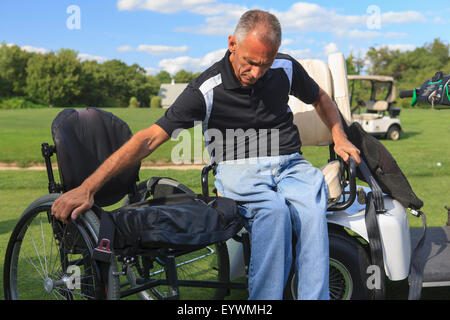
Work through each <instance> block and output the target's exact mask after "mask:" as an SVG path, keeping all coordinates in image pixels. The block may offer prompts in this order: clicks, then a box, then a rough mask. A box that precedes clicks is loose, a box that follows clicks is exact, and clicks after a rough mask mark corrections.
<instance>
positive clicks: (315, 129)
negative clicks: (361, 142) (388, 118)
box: [289, 53, 351, 205]
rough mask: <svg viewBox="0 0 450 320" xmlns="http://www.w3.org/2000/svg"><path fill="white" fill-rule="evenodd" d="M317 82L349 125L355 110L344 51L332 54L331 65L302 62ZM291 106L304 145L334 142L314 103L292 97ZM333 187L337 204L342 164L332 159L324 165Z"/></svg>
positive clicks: (331, 191) (331, 198)
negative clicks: (349, 88) (352, 106)
mask: <svg viewBox="0 0 450 320" xmlns="http://www.w3.org/2000/svg"><path fill="white" fill-rule="evenodd" d="M299 62H300V63H301V64H302V66H303V67H304V68H305V70H306V71H307V72H308V74H309V75H310V76H311V77H312V78H313V79H314V80H315V81H316V82H317V84H318V85H319V86H320V87H321V88H322V89H323V90H324V91H325V92H327V93H328V94H329V95H330V97H331V98H332V99H333V100H334V102H335V103H336V105H337V106H338V108H339V110H340V112H341V114H342V116H343V118H344V119H345V121H346V122H347V124H348V125H350V123H351V110H350V101H349V92H348V80H347V69H346V64H345V58H344V55H343V54H342V53H334V54H331V55H330V56H329V57H328V66H327V64H326V63H325V62H324V61H321V60H312V59H308V60H300V61H299ZM289 107H290V108H291V110H292V112H293V114H294V123H295V124H296V126H297V128H298V129H299V133H300V138H301V140H302V145H303V146H329V145H330V144H332V143H333V139H332V137H331V133H330V130H329V129H328V127H327V126H326V125H325V124H324V123H323V122H322V120H321V119H320V118H319V116H318V114H317V112H316V111H315V109H314V107H313V106H312V105H306V104H305V103H303V102H301V101H300V100H298V99H297V98H295V97H292V96H291V97H290V98H289ZM321 170H322V173H323V174H324V177H325V180H326V182H327V184H328V190H329V197H328V198H329V199H328V200H329V205H332V204H333V203H335V202H336V201H337V200H338V199H339V198H340V196H341V194H342V191H343V190H342V188H341V184H340V178H341V177H340V172H341V170H340V163H339V161H332V162H330V163H328V164H327V165H325V166H323V167H322V168H321Z"/></svg>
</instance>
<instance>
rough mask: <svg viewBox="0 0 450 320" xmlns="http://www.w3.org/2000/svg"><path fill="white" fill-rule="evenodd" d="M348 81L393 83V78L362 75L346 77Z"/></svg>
mask: <svg viewBox="0 0 450 320" xmlns="http://www.w3.org/2000/svg"><path fill="white" fill-rule="evenodd" d="M347 77H348V80H369V81H380V82H394V78H393V77H390V76H374V75H371V76H363V75H348V76H347Z"/></svg>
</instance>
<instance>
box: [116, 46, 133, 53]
mask: <svg viewBox="0 0 450 320" xmlns="http://www.w3.org/2000/svg"><path fill="white" fill-rule="evenodd" d="M117 51H119V52H128V51H133V47H131V46H120V47H118V48H117Z"/></svg>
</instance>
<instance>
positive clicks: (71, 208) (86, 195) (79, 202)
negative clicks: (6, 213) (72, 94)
mask: <svg viewBox="0 0 450 320" xmlns="http://www.w3.org/2000/svg"><path fill="white" fill-rule="evenodd" d="M169 138H170V136H169V135H168V134H167V133H166V131H164V130H163V129H162V128H161V127H160V126H158V125H156V124H154V125H152V126H150V127H149V128H147V129H144V130H141V131H139V132H137V133H136V134H135V135H134V136H133V137H132V138H131V139H130V140H128V141H127V142H126V143H125V144H124V145H123V146H122V147H121V148H119V149H118V150H117V151H116V152H115V153H113V154H112V155H111V156H110V157H109V158H108V159H106V160H105V162H104V163H103V164H102V165H101V166H100V167H98V169H97V170H96V171H95V172H94V173H93V174H92V175H91V176H89V177H88V178H87V179H86V180H85V181H84V182H83V183H82V184H81V185H80V186H79V187H77V188H75V189H72V190H70V191H68V192H66V193H64V194H63V195H62V196H61V197H59V198H58V199H57V200H56V201H55V203H54V204H53V206H52V210H51V212H52V214H53V215H54V216H55V217H56V218H57V219H58V220H61V221H63V222H67V220H68V218H69V216H71V218H72V219H76V217H77V216H78V215H79V214H81V213H82V212H83V211H85V210H87V209H89V208H91V207H92V205H93V203H94V195H95V193H96V192H97V191H98V190H100V188H101V187H102V186H103V185H104V184H105V183H106V182H107V181H108V180H110V179H111V178H113V177H114V176H116V175H118V174H119V173H121V172H122V171H123V170H125V169H127V168H129V167H131V166H133V165H135V164H137V163H138V162H139V161H141V160H142V159H144V158H145V157H147V156H149V155H150V154H151V153H152V152H153V151H154V150H155V149H156V148H157V147H158V146H160V145H161V144H162V143H164V142H165V141H167V140H169Z"/></svg>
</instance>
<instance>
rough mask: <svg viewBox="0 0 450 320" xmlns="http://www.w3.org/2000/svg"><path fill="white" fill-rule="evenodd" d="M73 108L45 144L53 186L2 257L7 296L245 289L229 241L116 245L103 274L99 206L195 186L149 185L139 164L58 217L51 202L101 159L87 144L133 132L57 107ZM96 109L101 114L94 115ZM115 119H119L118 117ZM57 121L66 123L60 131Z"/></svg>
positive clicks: (196, 294) (200, 293)
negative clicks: (234, 277) (79, 209)
mask: <svg viewBox="0 0 450 320" xmlns="http://www.w3.org/2000/svg"><path fill="white" fill-rule="evenodd" d="M70 112H72V115H69V116H73V118H75V119H74V120H71V121H68V124H67V123H64V124H61V123H58V121H59V120H58V117H57V118H55V121H54V122H53V125H52V130H53V133H54V140H55V146H51V145H49V144H47V143H43V144H42V155H43V157H44V159H45V162H46V166H47V175H48V180H49V185H48V189H49V194H47V195H44V196H43V197H41V198H39V199H37V200H35V201H34V202H32V203H31V204H30V205H29V206H28V207H27V208H26V209H25V211H24V212H23V214H22V216H21V217H20V218H19V221H18V223H17V225H16V226H15V228H14V230H13V232H12V235H11V238H10V240H9V243H8V247H7V250H6V256H5V265H4V294H5V299H7V300H9V299H13V300H16V299H40V300H41V299H64V300H66V299H67V300H79V299H121V298H126V297H129V296H132V295H134V294H137V296H138V298H140V299H144V300H152V299H179V298H183V297H184V298H186V297H187V298H189V299H223V298H224V297H225V296H226V295H228V294H229V290H230V289H245V288H246V287H247V284H246V283H244V282H242V283H239V282H231V281H230V277H229V274H230V272H229V257H228V251H227V246H226V243H225V242H220V243H215V244H211V245H209V246H205V247H191V248H177V247H173V248H166V247H164V248H151V249H148V248H147V249H139V248H137V250H133V251H134V252H130V251H129V250H125V249H124V250H121V249H118V250H114V257H113V259H111V260H112V261H111V264H110V265H109V267H108V270H107V273H108V274H107V276H105V277H103V279H102V274H101V270H100V268H99V266H98V263H97V262H96V261H95V260H94V259H93V251H94V250H95V248H96V247H97V244H98V243H99V231H100V215H101V210H102V209H101V208H103V209H104V208H107V207H109V206H111V205H115V206H118V205H119V206H126V205H129V204H132V203H135V202H139V201H143V200H145V199H150V198H159V197H165V196H168V195H173V194H180V193H194V192H193V191H192V190H190V189H189V188H188V187H186V186H184V185H183V184H181V183H179V182H178V181H176V180H173V179H171V178H160V179H158V181H157V183H155V184H153V185H151V186H150V184H149V182H150V181H153V180H151V179H149V180H146V181H143V182H141V183H139V184H137V179H138V171H139V169H140V165H137V166H136V167H134V168H131V169H130V170H127V171H126V172H125V173H124V174H121V175H120V176H118V177H117V179H114V180H112V181H110V182H108V183H107V184H106V185H105V186H104V187H103V188H102V189H101V190H100V191H99V193H98V194H99V195H98V196H96V197H95V204H94V206H93V207H92V208H91V209H90V210H87V211H86V212H84V213H83V214H82V215H80V216H79V217H78V218H77V219H76V220H73V221H71V222H70V223H68V224H63V223H61V222H60V221H58V220H56V219H55V218H54V217H53V216H52V215H51V212H50V210H51V206H52V204H53V203H54V201H55V200H56V199H57V198H58V197H59V196H60V195H61V192H65V191H67V190H69V189H71V188H72V187H73V186H75V185H76V184H77V183H79V182H80V181H81V180H84V179H85V178H86V177H87V176H89V174H91V173H92V171H93V170H94V169H95V168H94V167H95V166H96V165H98V164H100V163H101V162H102V161H103V160H104V159H100V158H97V157H98V155H90V154H89V152H87V150H86V149H85V148H84V147H83V145H84V146H85V145H88V144H90V143H97V144H98V145H100V144H101V145H102V146H101V147H99V148H100V149H101V148H103V149H106V151H105V154H104V157H107V156H108V154H109V153H112V152H113V151H114V149H117V148H118V147H119V146H120V145H121V144H123V143H124V142H125V141H126V140H128V138H129V137H130V136H131V131H130V130H129V128H128V126H127V125H126V124H125V123H123V122H121V120H120V119H118V118H115V116H113V115H112V114H109V113H107V112H104V111H102V110H99V109H95V108H88V109H87V110H78V111H75V110H73V109H66V110H64V111H63V112H61V113H60V114H62V113H70ZM96 117H97V118H98V117H100V121H98V119H97V120H95V121H96V122H95V123H90V122H89V121H93V120H89V119H92V118H96ZM86 119H88V120H86ZM84 120H86V121H87V122H86V121H84ZM112 120H113V121H116V123H115V124H113V125H111V121H112ZM58 126H65V127H66V128H63V130H62V131H63V134H60V135H57V136H55V131H56V128H59V127H58ZM83 126H84V128H83V130H79V128H80V127H83ZM99 127H100V128H101V129H100V131H101V133H99V131H98V129H99ZM77 130H78V131H82V134H80V136H79V137H78V138H77V139H75V140H76V141H77V143H75V144H70V143H69V145H68V144H67V141H68V140H70V139H71V138H70V137H72V138H73V135H74V134H76V132H77ZM105 132H106V133H105ZM53 154H56V155H57V160H58V167H59V173H60V179H61V184H58V183H56V181H55V177H54V175H53V169H52V164H51V157H52V155H53ZM94 158H97V159H94ZM88 163H89V164H88ZM92 163H94V167H92V166H91V165H90V164H92ZM83 164H84V165H83ZM86 164H88V165H86ZM204 179H205V178H204ZM204 188H205V187H204ZM120 202H121V203H120ZM236 239H238V238H237V237H236ZM105 278H106V279H105ZM103 280H105V281H103Z"/></svg>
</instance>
